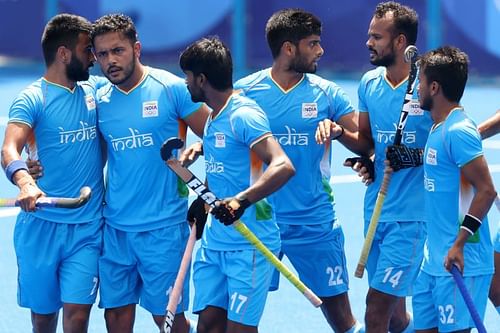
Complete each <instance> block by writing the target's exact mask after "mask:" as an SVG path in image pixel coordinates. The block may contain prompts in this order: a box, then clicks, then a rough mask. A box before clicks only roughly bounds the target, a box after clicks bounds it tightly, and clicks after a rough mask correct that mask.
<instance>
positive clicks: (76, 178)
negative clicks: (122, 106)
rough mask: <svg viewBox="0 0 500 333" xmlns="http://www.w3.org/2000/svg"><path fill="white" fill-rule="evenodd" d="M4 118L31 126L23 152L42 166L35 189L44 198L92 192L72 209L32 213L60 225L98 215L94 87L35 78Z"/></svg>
mask: <svg viewBox="0 0 500 333" xmlns="http://www.w3.org/2000/svg"><path fill="white" fill-rule="evenodd" d="M9 118H10V120H9V122H13V123H22V124H25V125H28V126H29V127H31V129H32V135H31V136H30V137H29V138H28V152H29V154H30V157H31V158H32V159H38V160H39V161H40V163H41V164H42V165H43V167H44V176H43V177H41V178H40V179H38V180H37V184H38V187H39V188H40V189H41V190H42V191H43V192H45V194H47V196H50V197H78V196H79V194H80V188H82V187H83V186H89V187H90V188H91V189H92V195H91V197H90V200H89V202H88V203H87V204H85V205H83V206H82V207H80V208H77V209H60V208H48V207H46V208H43V209H39V210H37V211H36V212H34V213H29V214H33V215H35V216H36V217H38V218H41V219H44V220H48V221H52V222H60V223H82V222H89V221H93V220H96V219H99V218H101V216H102V201H103V195H104V186H103V176H102V174H103V173H102V172H103V171H102V170H103V161H102V154H101V146H100V143H99V136H98V134H97V128H96V121H97V120H96V101H95V86H94V83H93V82H91V81H88V82H78V83H77V84H76V85H75V87H74V88H73V89H69V88H66V87H64V86H61V85H58V84H55V83H52V82H49V81H47V80H46V79H44V78H41V79H39V80H37V81H35V82H34V83H33V84H31V85H30V86H29V87H27V88H26V89H25V90H24V91H23V92H22V93H21V94H20V95H19V96H18V97H17V98H16V99H15V100H14V102H13V104H12V106H11V108H10V112H9Z"/></svg>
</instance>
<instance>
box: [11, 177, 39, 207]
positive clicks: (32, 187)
mask: <svg viewBox="0 0 500 333" xmlns="http://www.w3.org/2000/svg"><path fill="white" fill-rule="evenodd" d="M17 184H18V186H19V188H20V189H21V191H20V192H19V195H18V196H17V202H18V204H19V207H21V209H22V210H24V211H26V212H34V211H35V210H36V200H37V199H38V198H40V197H42V196H45V193H43V192H42V190H40V189H39V188H38V186H36V184H35V182H34V181H33V179H32V178H31V177H30V176H26V177H23V178H21V179H20V180H19V181H18V182H17Z"/></svg>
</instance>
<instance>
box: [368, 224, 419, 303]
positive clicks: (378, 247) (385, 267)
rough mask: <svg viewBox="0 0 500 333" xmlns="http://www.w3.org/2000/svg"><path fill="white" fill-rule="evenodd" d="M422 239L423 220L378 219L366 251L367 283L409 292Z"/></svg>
mask: <svg viewBox="0 0 500 333" xmlns="http://www.w3.org/2000/svg"><path fill="white" fill-rule="evenodd" d="M424 243H425V222H390V223H388V222H385V223H384V222H380V223H379V224H378V226H377V232H376V233H375V236H374V239H373V244H372V247H371V250H370V254H369V255H368V260H367V263H366V271H367V273H368V285H369V286H370V287H371V288H373V289H376V290H378V291H381V292H384V293H386V294H389V295H394V296H397V297H405V296H409V295H411V294H412V288H413V282H414V281H415V278H416V276H417V274H418V271H419V270H420V264H421V263H422V259H423V252H424Z"/></svg>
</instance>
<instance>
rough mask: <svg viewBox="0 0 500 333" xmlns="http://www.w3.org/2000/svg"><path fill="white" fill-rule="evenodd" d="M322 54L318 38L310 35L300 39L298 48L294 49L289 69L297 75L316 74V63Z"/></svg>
mask: <svg viewBox="0 0 500 333" xmlns="http://www.w3.org/2000/svg"><path fill="white" fill-rule="evenodd" d="M323 53H324V50H323V48H322V47H321V38H320V36H318V35H311V36H309V37H306V38H304V39H301V40H300V42H299V45H298V47H296V52H295V57H294V58H293V60H292V63H291V64H290V69H292V70H294V71H295V72H297V73H316V69H317V68H318V61H319V59H320V58H321V56H322V55H323Z"/></svg>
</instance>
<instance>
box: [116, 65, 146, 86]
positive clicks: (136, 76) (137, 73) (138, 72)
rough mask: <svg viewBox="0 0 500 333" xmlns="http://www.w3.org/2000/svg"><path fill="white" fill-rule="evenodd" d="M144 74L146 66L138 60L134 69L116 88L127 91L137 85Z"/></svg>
mask: <svg viewBox="0 0 500 333" xmlns="http://www.w3.org/2000/svg"><path fill="white" fill-rule="evenodd" d="M144 75H146V67H145V66H144V65H143V64H141V62H140V61H137V63H136V65H135V70H134V72H133V73H132V75H131V76H130V77H129V78H128V79H127V80H126V81H124V82H122V83H120V84H119V85H118V88H120V90H123V91H125V92H129V91H130V90H132V89H134V88H135V87H137V85H138V84H139V83H140V82H141V81H142V80H143V78H144Z"/></svg>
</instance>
